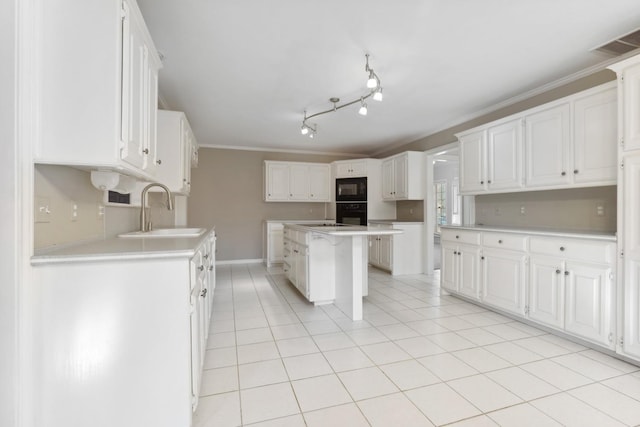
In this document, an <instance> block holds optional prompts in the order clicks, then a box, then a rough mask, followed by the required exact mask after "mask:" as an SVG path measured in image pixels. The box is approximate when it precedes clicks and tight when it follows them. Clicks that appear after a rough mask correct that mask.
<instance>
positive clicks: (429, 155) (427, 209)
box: [423, 141, 475, 276]
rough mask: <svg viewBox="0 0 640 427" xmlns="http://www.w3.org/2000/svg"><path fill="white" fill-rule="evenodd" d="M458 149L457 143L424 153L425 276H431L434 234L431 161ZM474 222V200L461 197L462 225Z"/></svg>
mask: <svg viewBox="0 0 640 427" xmlns="http://www.w3.org/2000/svg"><path fill="white" fill-rule="evenodd" d="M458 147H459V143H458V141H455V142H451V143H449V144H444V145H440V146H438V147H435V148H432V149H430V150H426V151H424V162H425V163H424V165H425V178H426V186H427V188H426V189H425V195H424V209H423V213H424V225H425V227H424V230H425V231H424V232H425V233H426V236H425V238H424V248H423V249H424V250H423V254H424V259H423V271H424V274H426V275H427V276H433V253H432V252H433V245H434V239H433V234H434V233H435V226H434V223H435V210H434V209H432V207H433V204H434V203H435V194H434V193H433V183H434V179H433V161H434V158H435V156H436V154H438V153H441V152H442V151H448V150H453V149H455V148H458ZM474 222H475V199H474V197H473V196H463V200H462V224H465V225H467V224H473V223H474Z"/></svg>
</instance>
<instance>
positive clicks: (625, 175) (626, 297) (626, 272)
mask: <svg viewBox="0 0 640 427" xmlns="http://www.w3.org/2000/svg"><path fill="white" fill-rule="evenodd" d="M610 68H611V69H613V70H614V71H615V72H616V73H617V75H618V126H619V128H618V141H619V144H618V147H619V149H618V162H619V165H620V168H619V175H618V179H619V184H618V236H619V237H618V238H619V247H618V257H619V266H620V271H622V272H623V273H622V277H620V278H619V280H618V293H619V301H620V302H619V305H618V308H619V310H621V314H620V320H619V322H620V325H621V327H622V337H621V339H620V340H619V341H618V351H620V352H621V353H623V354H624V355H625V356H628V357H631V358H634V359H636V360H638V361H640V222H639V221H638V218H640V197H639V195H640V55H636V56H634V57H631V58H629V59H627V60H625V61H622V62H619V63H617V64H615V65H613V66H611V67H610Z"/></svg>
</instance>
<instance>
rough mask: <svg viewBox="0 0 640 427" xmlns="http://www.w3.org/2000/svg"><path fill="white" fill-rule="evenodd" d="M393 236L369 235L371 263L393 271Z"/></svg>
mask: <svg viewBox="0 0 640 427" xmlns="http://www.w3.org/2000/svg"><path fill="white" fill-rule="evenodd" d="M392 239H393V237H392V236H370V237H369V264H371V265H374V266H376V267H380V268H382V269H385V270H389V271H391V270H392V269H393V264H392V259H393V254H392V251H393V246H392Z"/></svg>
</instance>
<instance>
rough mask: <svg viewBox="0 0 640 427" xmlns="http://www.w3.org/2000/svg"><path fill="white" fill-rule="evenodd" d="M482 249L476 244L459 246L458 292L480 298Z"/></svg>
mask: <svg viewBox="0 0 640 427" xmlns="http://www.w3.org/2000/svg"><path fill="white" fill-rule="evenodd" d="M479 261H480V249H479V248H478V247H475V246H467V245H460V246H459V247H458V265H459V267H458V269H459V276H458V292H460V293H461V294H462V295H465V296H468V297H469V298H474V299H478V298H479V296H480V295H479V292H480V289H479V288H480V286H479V285H480V271H479V267H480V263H479Z"/></svg>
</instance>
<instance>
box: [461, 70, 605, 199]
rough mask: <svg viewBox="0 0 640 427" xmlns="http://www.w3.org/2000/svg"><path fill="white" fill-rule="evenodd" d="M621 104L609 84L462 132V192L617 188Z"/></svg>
mask: <svg viewBox="0 0 640 427" xmlns="http://www.w3.org/2000/svg"><path fill="white" fill-rule="evenodd" d="M616 102H617V101H616V90H615V85H614V84H611V83H607V84H604V85H601V86H598V87H595V88H592V89H589V90H586V91H583V92H580V93H578V94H575V95H571V96H569V97H567V98H564V99H562V100H559V101H555V102H553V103H550V104H545V105H542V106H540V107H537V108H535V109H532V110H528V111H525V112H522V113H519V114H516V115H514V116H511V117H508V118H506V119H501V120H499V121H496V122H492V123H488V124H485V125H483V126H480V127H478V128H474V129H471V130H469V131H466V132H462V133H460V134H458V135H457V137H458V140H459V141H460V162H461V168H460V177H461V192H462V193H463V194H482V193H504V192H513V191H528V190H541V189H556V188H569V187H586V186H602V185H615V184H616V142H615V141H616V126H617V125H616V123H617V122H616V117H617V113H616Z"/></svg>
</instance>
